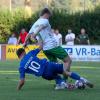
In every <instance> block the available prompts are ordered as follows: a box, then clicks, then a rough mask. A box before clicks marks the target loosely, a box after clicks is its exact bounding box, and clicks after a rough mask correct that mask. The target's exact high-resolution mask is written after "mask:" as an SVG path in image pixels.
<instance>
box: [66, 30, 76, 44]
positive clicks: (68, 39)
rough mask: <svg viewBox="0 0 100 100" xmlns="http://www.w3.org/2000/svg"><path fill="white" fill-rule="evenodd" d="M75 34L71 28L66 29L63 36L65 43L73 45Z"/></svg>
mask: <svg viewBox="0 0 100 100" xmlns="http://www.w3.org/2000/svg"><path fill="white" fill-rule="evenodd" d="M74 40H75V34H74V33H72V30H71V29H68V34H67V35H66V37H65V41H66V45H74Z"/></svg>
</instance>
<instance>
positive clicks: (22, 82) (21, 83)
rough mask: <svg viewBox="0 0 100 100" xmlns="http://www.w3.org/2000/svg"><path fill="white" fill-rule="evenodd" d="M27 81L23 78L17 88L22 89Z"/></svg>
mask: <svg viewBox="0 0 100 100" xmlns="http://www.w3.org/2000/svg"><path fill="white" fill-rule="evenodd" d="M24 83H25V79H21V80H20V81H19V83H18V86H17V90H21V88H22V87H23V85H24Z"/></svg>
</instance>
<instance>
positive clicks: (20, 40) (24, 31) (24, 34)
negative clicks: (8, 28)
mask: <svg viewBox="0 0 100 100" xmlns="http://www.w3.org/2000/svg"><path fill="white" fill-rule="evenodd" d="M27 34H28V33H27V32H26V30H25V29H24V28H23V29H22V30H21V33H20V35H19V38H18V44H19V43H21V44H23V43H24V42H25V38H26V36H27Z"/></svg>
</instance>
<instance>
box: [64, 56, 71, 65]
mask: <svg viewBox="0 0 100 100" xmlns="http://www.w3.org/2000/svg"><path fill="white" fill-rule="evenodd" d="M64 63H68V64H71V63H72V60H71V58H70V57H69V56H68V57H66V58H65V59H64Z"/></svg>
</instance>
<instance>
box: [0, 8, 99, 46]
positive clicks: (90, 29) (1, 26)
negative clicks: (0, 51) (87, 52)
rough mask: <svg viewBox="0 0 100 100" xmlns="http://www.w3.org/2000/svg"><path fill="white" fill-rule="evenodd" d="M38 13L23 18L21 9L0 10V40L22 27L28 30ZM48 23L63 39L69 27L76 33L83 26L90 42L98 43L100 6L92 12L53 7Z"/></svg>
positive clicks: (2, 40)
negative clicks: (73, 11)
mask: <svg viewBox="0 0 100 100" xmlns="http://www.w3.org/2000/svg"><path fill="white" fill-rule="evenodd" d="M38 15H39V13H38V12H36V13H35V14H33V15H32V17H31V18H28V19H25V18H24V12H23V10H16V11H13V12H9V11H0V42H4V43H5V42H6V41H7V39H8V37H9V36H10V35H11V34H12V32H15V33H17V34H18V33H19V32H20V30H21V28H23V27H24V28H26V30H27V31H28V30H29V29H30V27H31V25H32V24H33V23H34V22H35V21H36V20H37V19H38ZM50 23H51V25H52V28H58V29H59V30H60V32H61V33H62V35H63V40H64V37H65V35H66V34H67V30H68V29H69V28H71V29H72V30H73V32H74V33H75V34H76V35H78V34H79V33H80V29H81V28H85V29H86V31H87V33H88V34H89V37H90V40H91V41H92V43H94V44H97V43H99V44H100V7H97V8H96V9H95V10H94V11H92V12H89V11H86V12H84V13H75V14H68V13H67V12H66V11H64V10H58V9H54V10H53V16H52V17H51V19H50ZM63 42H64V41H63Z"/></svg>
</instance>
